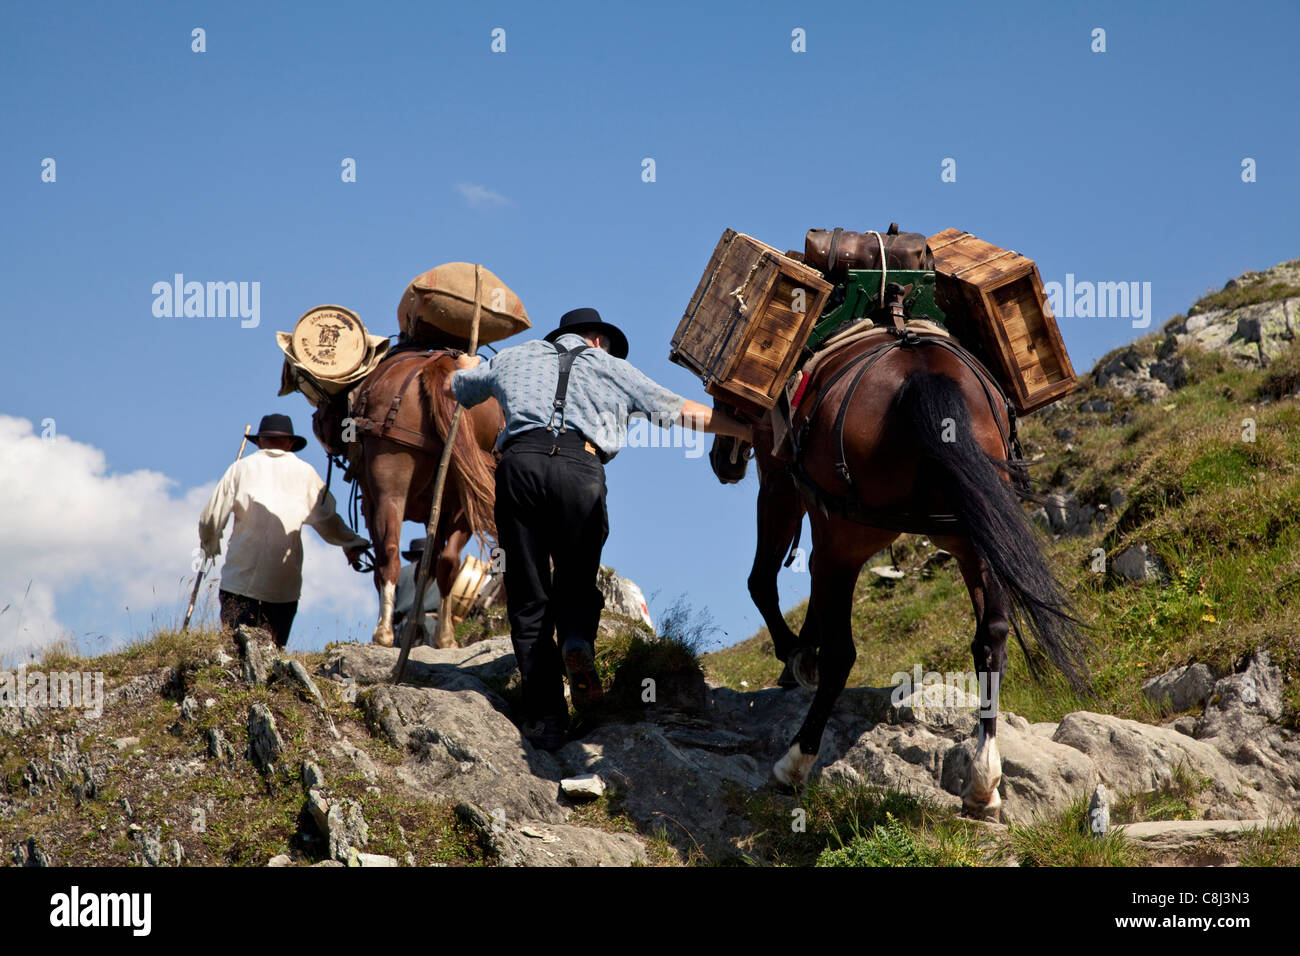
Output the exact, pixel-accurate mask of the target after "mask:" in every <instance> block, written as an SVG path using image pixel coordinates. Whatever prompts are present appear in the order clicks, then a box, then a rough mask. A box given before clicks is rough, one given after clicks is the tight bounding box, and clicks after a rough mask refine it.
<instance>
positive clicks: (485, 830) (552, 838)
mask: <svg viewBox="0 0 1300 956" xmlns="http://www.w3.org/2000/svg"><path fill="white" fill-rule="evenodd" d="M455 812H456V816H457V818H458V819H459V820H460V821H461V823H462V824H464V825H465V826H467V827H468V828H469V829H471V830H472V831H473V832H474V833H475V834H476V835H477V837H478V840H479V842H480V844H481V845H482V846H483V848H484V849H485V850H487V851H488V852H490V853H492V854H493V855H494V856H495V857H496V862H497V864H498V865H500V866H631V865H632V864H635V863H644V862H645V861H646V856H645V849H644V847H643V846H642V845H641V842H640V841H639V840H638V839H636V837H634V836H632V835H631V834H628V833H606V832H604V831H601V830H592V829H588V828H586V827H575V826H569V825H566V824H554V823H550V824H548V823H530V824H527V825H523V826H516V825H514V824H512V823H510V822H509V821H508V820H506V821H503V820H502V818H501V817H496V818H493V817H491V816H489V815H488V814H487V813H485V812H484V811H483V810H482V808H480V807H478V806H477V805H474V804H471V803H460V804H457V805H456V807H455Z"/></svg>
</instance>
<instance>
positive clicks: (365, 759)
mask: <svg viewBox="0 0 1300 956" xmlns="http://www.w3.org/2000/svg"><path fill="white" fill-rule="evenodd" d="M330 753H331V754H333V755H334V756H336V757H340V758H343V759H346V760H350V761H351V762H352V765H353V766H354V767H356V768H357V770H358V771H360V773H361V775H362V776H363V777H364V778H365V780H366V783H374V782H375V781H376V780H378V779H379V771H378V770H376V769H375V764H374V761H373V760H371V759H370V755H369V754H367V753H366V752H365V751H364V750H362V749H361V748H360V747H358V746H357V745H356V744H354V743H352V742H351V741H349V740H340V741H339V742H338V743H335V744H331V745H330Z"/></svg>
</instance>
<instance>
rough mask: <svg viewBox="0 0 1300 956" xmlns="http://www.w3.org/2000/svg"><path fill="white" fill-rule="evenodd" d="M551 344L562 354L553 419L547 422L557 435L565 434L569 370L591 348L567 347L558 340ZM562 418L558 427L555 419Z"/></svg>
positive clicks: (552, 409) (581, 346) (547, 425)
mask: <svg viewBox="0 0 1300 956" xmlns="http://www.w3.org/2000/svg"><path fill="white" fill-rule="evenodd" d="M551 345H552V346H553V347H554V349H555V351H556V352H558V353H559V355H560V379H559V381H558V382H556V383H555V402H554V404H553V405H552V406H551V420H550V421H549V422H547V424H546V427H547V428H548V429H549V430H550V431H552V432H554V433H555V434H557V435H563V434H564V432H565V428H564V396H565V395H566V393H567V392H568V391H569V372H570V371H571V370H572V369H573V360H574V359H576V358H577V357H578V355H579V353H581V352H584V351H586V350H587V349H589V348H591V346H589V345H579V346H576V347H575V348H571V349H566V348H565V347H564V346H563V345H560V344H559V343H558V342H552V343H551ZM556 418H558V419H559V420H560V425H559V429H558V430H557V429H556V426H555V419H556Z"/></svg>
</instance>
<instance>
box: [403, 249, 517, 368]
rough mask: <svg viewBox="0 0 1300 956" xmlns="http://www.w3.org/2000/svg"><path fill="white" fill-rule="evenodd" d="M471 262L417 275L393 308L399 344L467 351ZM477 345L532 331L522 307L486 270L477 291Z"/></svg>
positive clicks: (472, 280)
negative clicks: (412, 343)
mask: <svg viewBox="0 0 1300 956" xmlns="http://www.w3.org/2000/svg"><path fill="white" fill-rule="evenodd" d="M474 286H475V278H474V263H472V262H448V263H445V264H443V265H440V266H438V267H436V268H434V269H430V270H429V271H428V272H422V273H420V274H419V275H418V276H416V277H415V278H414V279H412V280H411V281H410V283H409V284H408V285H407V287H406V291H405V292H404V293H402V300H401V302H399V303H398V305H397V322H398V325H399V326H400V327H401V330H402V336H403V338H404V340H406V341H410V342H414V343H421V344H425V343H427V344H428V345H430V346H431V347H444V348H461V349H464V348H467V347H468V345H469V337H470V328H471V326H472V324H473V320H474ZM478 299H479V305H480V313H479V332H478V340H479V344H480V345H487V344H489V343H491V342H498V341H500V340H501V339H505V338H509V337H510V336H512V335H514V334H515V333H517V332H522V331H524V330H525V329H529V328H532V323H531V322H530V321H528V313H527V312H525V311H524V304H523V302H521V301H520V300H519V296H517V295H515V294H514V293H513V292H512V291H510V288H509V287H508V286H507V285H506V284H505V283H504V282H502V281H501V280H500V279H499V278H497V276H496V274H495V273H493V272H491V271H490V270H489V269H487V268H484V269H483V278H482V284H481V285H480V287H479V290H478Z"/></svg>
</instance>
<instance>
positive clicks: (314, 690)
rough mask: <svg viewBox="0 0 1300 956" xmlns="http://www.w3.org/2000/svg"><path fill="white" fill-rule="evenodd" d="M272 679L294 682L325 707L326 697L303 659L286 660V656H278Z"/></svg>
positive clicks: (318, 705)
mask: <svg viewBox="0 0 1300 956" xmlns="http://www.w3.org/2000/svg"><path fill="white" fill-rule="evenodd" d="M271 680H272V681H273V682H274V681H284V682H286V683H289V684H292V685H293V686H295V687H297V688H298V689H299V690H301V691H302V692H303V694H304V695H306V697H307V698H308V699H310V700H311V701H312V702H313V703H314V704H315V705H316V706H317V707H319V708H320V709H321V710H324V709H325V698H323V697H322V696H321V693H320V689H319V688H318V687H317V686H316V682H315V681H313V680H312V679H311V675H310V674H308V673H307V668H305V667H303V666H302V662H301V661H294V660H286V659H285V658H276V660H275V661H274V663H272V665H271Z"/></svg>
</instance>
